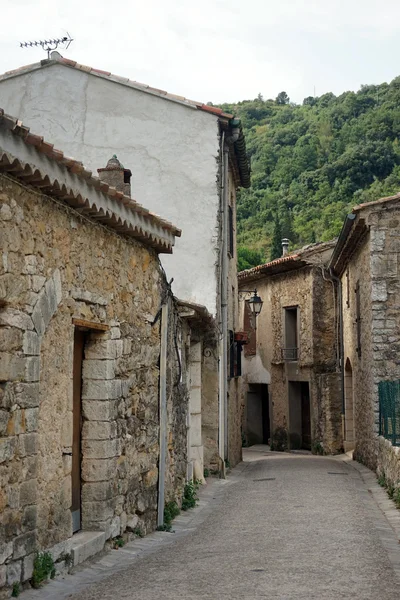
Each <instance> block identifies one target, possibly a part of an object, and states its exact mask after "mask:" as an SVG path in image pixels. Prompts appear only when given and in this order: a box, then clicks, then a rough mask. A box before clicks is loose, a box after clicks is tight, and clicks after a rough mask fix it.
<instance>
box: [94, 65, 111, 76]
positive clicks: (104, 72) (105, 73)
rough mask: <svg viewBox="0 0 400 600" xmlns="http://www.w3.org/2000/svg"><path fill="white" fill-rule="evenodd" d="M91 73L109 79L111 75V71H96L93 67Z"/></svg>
mask: <svg viewBox="0 0 400 600" xmlns="http://www.w3.org/2000/svg"><path fill="white" fill-rule="evenodd" d="M91 72H92V73H98V74H99V75H106V76H107V77H109V76H110V75H111V73H110V71H102V69H94V68H93V67H92V69H91Z"/></svg>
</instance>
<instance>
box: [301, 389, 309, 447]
mask: <svg viewBox="0 0 400 600" xmlns="http://www.w3.org/2000/svg"><path fill="white" fill-rule="evenodd" d="M301 439H302V447H303V448H305V449H306V450H311V407H310V387H309V384H308V383H302V384H301Z"/></svg>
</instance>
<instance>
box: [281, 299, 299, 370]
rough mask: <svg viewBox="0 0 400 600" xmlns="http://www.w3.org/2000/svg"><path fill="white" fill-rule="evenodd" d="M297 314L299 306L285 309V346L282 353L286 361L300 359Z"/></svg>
mask: <svg viewBox="0 0 400 600" xmlns="http://www.w3.org/2000/svg"><path fill="white" fill-rule="evenodd" d="M297 313H298V307H297V306H291V307H289V308H285V323H284V325H285V346H284V348H283V351H282V354H283V359H284V360H293V361H295V360H297V359H298V326H297Z"/></svg>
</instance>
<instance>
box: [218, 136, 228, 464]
mask: <svg viewBox="0 0 400 600" xmlns="http://www.w3.org/2000/svg"><path fill="white" fill-rule="evenodd" d="M221 151H222V168H221V217H222V236H221V238H222V239H221V284H220V294H221V298H220V302H221V320H220V323H221V334H220V347H219V423H218V425H219V437H218V451H219V456H220V459H221V460H222V463H223V464H222V472H224V460H225V458H226V446H227V433H228V432H227V426H226V425H227V423H226V418H227V400H228V399H227V379H228V372H227V365H228V341H227V329H228V290H227V279H228V262H227V245H226V236H227V231H228V211H227V204H228V202H227V200H228V198H227V196H228V153H229V151H228V149H227V148H225V132H223V133H222V138H221Z"/></svg>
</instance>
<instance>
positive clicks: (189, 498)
mask: <svg viewBox="0 0 400 600" xmlns="http://www.w3.org/2000/svg"><path fill="white" fill-rule="evenodd" d="M199 487H200V482H199V481H188V482H187V484H186V485H185V488H184V490H183V498H182V510H189V508H194V507H195V506H196V504H197V501H198V496H197V490H198V489H199Z"/></svg>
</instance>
